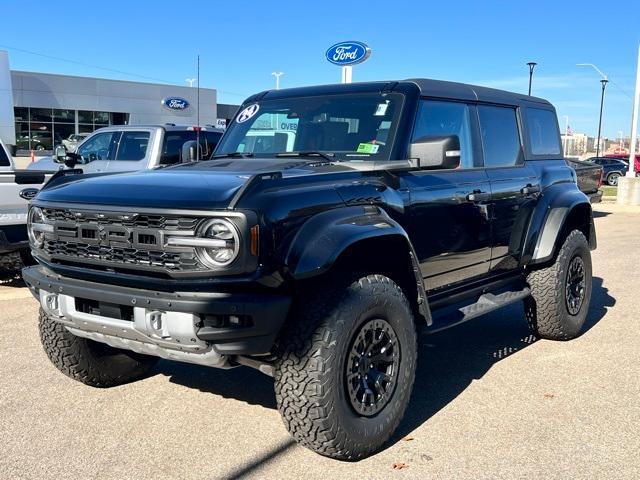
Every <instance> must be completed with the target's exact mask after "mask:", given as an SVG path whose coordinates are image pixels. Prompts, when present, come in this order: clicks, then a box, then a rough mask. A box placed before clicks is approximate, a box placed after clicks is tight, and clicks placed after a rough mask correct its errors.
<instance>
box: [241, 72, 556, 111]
mask: <svg viewBox="0 0 640 480" xmlns="http://www.w3.org/2000/svg"><path fill="white" fill-rule="evenodd" d="M407 84H413V85H415V86H417V87H418V89H419V90H420V95H421V96H423V97H433V98H448V99H455V100H466V101H478V102H487V103H501V104H507V105H521V104H524V103H534V104H538V105H546V106H548V107H551V108H553V107H552V105H551V103H549V102H548V101H547V100H544V99H543V98H538V97H532V96H529V95H525V94H522V93H515V92H507V91H506V90H498V89H495V88H488V87H481V86H478V85H469V84H466V83H458V82H448V81H444V80H432V79H429V78H411V79H407V80H398V81H378V82H358V83H348V84H342V83H336V84H330V85H315V86H310V87H298V88H287V89H282V90H267V91H265V92H262V93H259V94H257V95H253V96H251V97H249V98H248V99H247V102H249V101H257V100H260V99H278V98H288V97H305V96H312V95H323V94H324V95H329V94H337V93H365V92H372V91H382V90H386V91H393V90H397V89H398V88H399V87H401V86H402V85H405V86H406V85H407Z"/></svg>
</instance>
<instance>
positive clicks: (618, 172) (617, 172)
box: [587, 157, 629, 186]
mask: <svg viewBox="0 0 640 480" xmlns="http://www.w3.org/2000/svg"><path fill="white" fill-rule="evenodd" d="M587 161H589V162H591V163H595V164H596V165H600V166H601V167H602V170H603V174H602V178H603V179H604V181H605V182H606V184H607V185H611V186H616V185H618V178H620V177H623V176H624V175H625V174H626V173H627V171H628V170H629V164H628V163H627V162H625V161H624V160H620V159H619V158H611V157H591V158H588V159H587Z"/></svg>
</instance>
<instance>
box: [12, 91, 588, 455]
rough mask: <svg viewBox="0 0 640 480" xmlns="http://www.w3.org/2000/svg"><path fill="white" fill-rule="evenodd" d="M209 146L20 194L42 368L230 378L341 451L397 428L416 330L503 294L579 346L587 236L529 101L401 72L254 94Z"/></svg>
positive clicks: (104, 374)
mask: <svg viewBox="0 0 640 480" xmlns="http://www.w3.org/2000/svg"><path fill="white" fill-rule="evenodd" d="M215 153H216V155H214V157H213V159H212V160H210V161H204V162H194V163H187V164H183V165H177V166H174V167H169V168H166V169H163V170H159V171H152V172H139V173H132V174H124V175H123V174H116V175H100V174H93V175H86V174H85V175H81V174H79V173H81V172H79V171H62V172H60V173H58V174H57V176H56V177H55V178H53V179H52V180H51V181H50V182H49V183H48V185H47V186H46V187H45V188H44V189H42V191H41V192H40V193H39V194H38V196H37V197H36V199H35V200H34V201H33V202H32V205H31V209H30V213H29V232H30V238H31V247H32V250H33V255H34V257H35V258H37V260H38V262H39V265H37V266H34V267H31V268H26V269H25V270H24V271H23V275H24V279H25V281H26V283H27V284H28V285H29V287H30V288H31V290H32V292H33V293H34V295H35V296H36V297H37V298H38V299H39V301H40V303H41V306H42V309H41V313H40V332H41V339H42V343H43V345H44V348H45V351H46V352H47V354H48V356H49V358H50V359H51V361H52V362H53V363H54V365H55V366H56V367H57V368H58V369H60V370H61V371H62V372H64V373H65V374H67V375H69V376H70V377H72V378H74V379H76V380H78V381H81V382H83V383H86V384H88V385H92V386H97V387H109V386H112V385H117V384H121V383H123V382H129V381H132V380H134V379H136V378H140V377H141V376H143V375H144V374H145V373H146V372H148V371H149V369H150V368H151V367H152V366H153V365H154V363H155V362H156V360H157V357H162V358H167V359H172V360H179V361H184V362H192V363H196V364H201V365H208V366H212V367H219V368H230V367H234V366H238V365H248V366H251V367H254V368H257V369H259V370H260V371H262V372H264V373H266V374H269V375H273V376H274V378H275V390H276V398H277V404H278V409H279V410H280V413H281V414H282V418H283V420H284V423H285V425H286V427H287V429H288V430H289V431H290V432H291V434H292V435H293V436H294V437H295V439H296V440H297V441H298V442H300V443H301V444H303V445H305V446H307V447H309V448H310V449H312V450H314V451H316V452H318V453H320V454H323V455H327V456H330V457H333V458H338V459H351V460H353V459H359V458H363V457H365V456H367V455H370V454H371V453H373V452H375V451H376V450H377V449H379V448H380V447H381V446H382V445H383V444H384V443H385V442H386V441H387V440H388V439H389V437H390V436H391V434H392V433H393V431H394V430H395V429H396V427H397V426H398V424H399V423H400V421H401V419H402V416H403V414H404V411H405V409H406V407H407V404H408V402H409V397H410V394H411V390H412V386H413V381H414V375H415V371H416V360H417V333H416V332H417V330H418V329H423V328H424V329H427V330H431V331H436V330H439V329H441V328H444V327H447V326H451V325H454V324H457V323H460V322H462V321H465V320H469V319H471V318H474V317H477V316H479V315H482V314H484V313H487V312H490V311H492V310H494V309H497V308H499V307H502V306H504V305H507V304H510V303H513V302H517V301H524V303H525V306H526V320H527V321H528V323H529V324H530V325H531V328H532V329H533V330H534V332H535V333H536V334H537V335H538V336H540V337H542V338H549V339H556V340H567V339H570V338H573V337H575V336H577V335H578V334H579V333H580V330H581V328H582V326H583V323H584V321H585V317H586V315H587V311H588V308H589V301H590V298H591V256H590V255H591V254H590V250H591V249H593V248H595V246H596V234H595V230H594V224H593V218H592V212H591V206H590V204H589V200H588V198H587V197H586V196H585V195H584V194H583V193H582V192H580V190H578V188H577V186H576V176H575V173H574V171H573V169H571V168H570V167H568V166H567V164H566V163H565V161H564V160H563V157H562V149H561V144H560V135H559V133H558V126H557V119H556V113H555V110H554V108H553V106H552V105H550V104H549V103H548V102H546V101H545V100H542V99H538V98H533V97H528V96H524V95H520V94H514V93H508V92H504V91H499V90H492V89H488V88H482V87H475V86H470V85H464V84H458V83H450V82H442V81H434V80H421V79H417V80H405V81H397V82H395V81H393V82H372V83H360V84H347V85H328V86H318V87H308V88H297V89H290V90H277V91H268V92H263V93H260V94H258V95H254V96H252V97H250V98H249V99H248V100H247V101H246V102H245V103H244V104H243V105H242V106H241V108H240V110H239V113H238V114H237V115H236V118H235V119H234V121H233V122H232V124H231V125H230V127H229V129H228V130H227V131H226V133H225V134H224V136H223V137H222V139H221V141H220V143H219V144H218V147H217V149H216V152H215ZM514 321H519V319H514Z"/></svg>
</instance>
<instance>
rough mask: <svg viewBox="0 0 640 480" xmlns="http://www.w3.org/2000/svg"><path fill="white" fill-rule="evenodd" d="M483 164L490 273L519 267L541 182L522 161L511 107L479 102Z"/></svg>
mask: <svg viewBox="0 0 640 480" xmlns="http://www.w3.org/2000/svg"><path fill="white" fill-rule="evenodd" d="M478 120H479V125H480V135H481V138H482V151H483V157H484V166H485V168H486V172H487V175H488V178H489V182H490V183H491V204H492V208H491V224H492V228H491V267H490V271H491V273H504V272H508V271H510V270H514V269H516V268H518V265H519V258H520V254H521V252H522V247H523V245H522V243H523V235H524V233H525V231H526V225H527V224H528V221H529V218H530V215H531V213H532V211H533V207H534V206H535V203H536V202H537V197H538V192H539V191H540V183H539V179H538V176H537V173H536V171H535V170H534V169H533V168H532V167H530V166H529V165H527V164H526V162H525V161H524V149H523V143H522V135H521V134H520V124H519V121H518V115H517V111H516V109H515V108H514V107H507V106H499V105H478Z"/></svg>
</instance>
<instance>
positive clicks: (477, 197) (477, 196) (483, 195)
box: [467, 190, 491, 202]
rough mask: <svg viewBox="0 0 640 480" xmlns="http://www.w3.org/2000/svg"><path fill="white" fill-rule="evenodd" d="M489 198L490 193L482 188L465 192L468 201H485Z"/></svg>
mask: <svg viewBox="0 0 640 480" xmlns="http://www.w3.org/2000/svg"><path fill="white" fill-rule="evenodd" d="M489 199H491V194H490V193H488V192H483V191H482V190H474V191H473V192H471V193H467V200H468V201H469V202H486V201H487V200H489Z"/></svg>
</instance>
